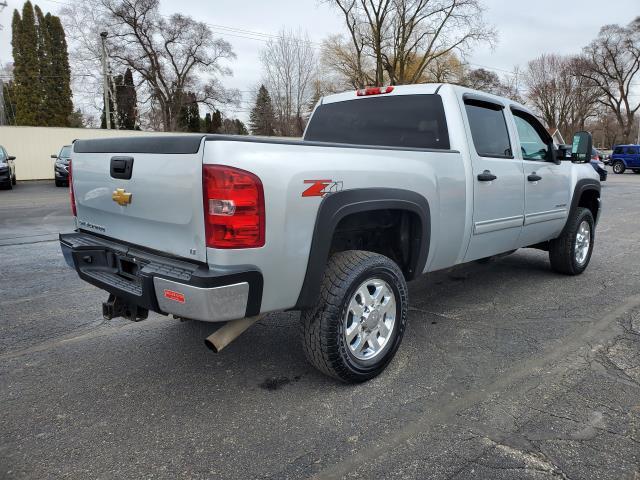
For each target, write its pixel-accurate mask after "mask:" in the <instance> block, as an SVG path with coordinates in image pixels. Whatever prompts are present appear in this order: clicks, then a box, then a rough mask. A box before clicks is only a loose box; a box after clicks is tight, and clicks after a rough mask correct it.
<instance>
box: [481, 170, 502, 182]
mask: <svg viewBox="0 0 640 480" xmlns="http://www.w3.org/2000/svg"><path fill="white" fill-rule="evenodd" d="M496 178H498V177H496V176H495V175H494V174H493V173H491V172H490V171H489V170H485V171H484V172H482V173H480V174H478V180H480V181H481V182H491V181H492V180H495V179H496Z"/></svg>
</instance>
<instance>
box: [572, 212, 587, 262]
mask: <svg viewBox="0 0 640 480" xmlns="http://www.w3.org/2000/svg"><path fill="white" fill-rule="evenodd" d="M590 246H591V226H590V225H589V222H587V221H586V220H583V221H582V223H581V224H580V226H579V227H578V233H576V245H575V247H574V254H575V258H576V262H577V263H578V265H582V264H584V262H585V261H586V260H587V256H588V255H589V247H590Z"/></svg>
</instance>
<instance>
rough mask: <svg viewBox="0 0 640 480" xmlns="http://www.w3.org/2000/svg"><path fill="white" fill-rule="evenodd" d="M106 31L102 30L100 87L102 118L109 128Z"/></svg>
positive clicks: (108, 128) (109, 128) (109, 110)
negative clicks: (102, 105)
mask: <svg viewBox="0 0 640 480" xmlns="http://www.w3.org/2000/svg"><path fill="white" fill-rule="evenodd" d="M107 35H108V34H107V32H102V33H101V34H100V37H101V39H102V89H103V94H104V118H105V121H106V124H107V130H111V108H109V73H108V71H107Z"/></svg>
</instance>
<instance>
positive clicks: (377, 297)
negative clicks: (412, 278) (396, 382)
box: [301, 250, 408, 383]
mask: <svg viewBox="0 0 640 480" xmlns="http://www.w3.org/2000/svg"><path fill="white" fill-rule="evenodd" d="M407 316H408V290H407V284H406V282H405V280H404V276H403V274H402V271H401V270H400V268H399V267H398V265H396V263H395V262H393V261H392V260H391V259H389V258H387V257H385V256H383V255H379V254H376V253H372V252H365V251H359V250H349V251H346V252H340V253H337V254H335V255H333V256H332V257H331V258H330V259H329V262H328V264H327V268H326V271H325V275H324V279H323V282H322V286H321V289H320V298H319V301H318V304H317V305H316V306H315V307H314V308H312V309H310V310H306V311H304V312H302V315H301V337H302V345H303V348H304V352H305V355H306V357H307V359H308V360H309V362H310V363H311V364H312V365H313V366H315V367H316V368H317V369H318V370H320V371H321V372H323V373H325V374H327V375H329V376H331V377H334V378H337V379H339V380H342V381H343V382H348V383H356V382H364V381H366V380H369V379H371V378H374V377H375V376H377V375H379V374H380V373H381V372H382V371H383V370H384V369H385V368H386V367H387V365H388V364H389V362H391V360H392V359H393V357H394V355H395V353H396V351H397V350H398V347H399V346H400V342H401V341H402V336H403V334H404V330H405V327H406V324H407Z"/></svg>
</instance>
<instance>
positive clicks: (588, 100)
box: [525, 54, 598, 138]
mask: <svg viewBox="0 0 640 480" xmlns="http://www.w3.org/2000/svg"><path fill="white" fill-rule="evenodd" d="M580 68H581V62H579V61H578V60H577V59H576V58H572V57H567V56H561V55H554V54H552V55H542V56H540V57H538V58H536V59H535V60H532V61H530V62H529V64H528V65H527V73H526V75H525V83H526V86H527V99H528V101H529V103H530V104H531V105H532V106H533V108H535V109H536V110H537V111H538V113H539V114H540V116H541V117H542V119H543V120H544V121H545V122H546V124H547V126H548V127H550V128H558V129H560V132H561V133H562V135H563V137H564V138H569V137H570V136H571V135H572V134H573V132H574V131H575V130H576V129H582V128H584V125H585V122H586V121H587V119H589V118H590V117H591V116H593V115H594V114H595V108H596V104H597V101H598V92H597V91H596V89H594V88H593V87H591V86H589V85H587V82H585V81H584V78H583V77H581V76H580V74H579V69H580Z"/></svg>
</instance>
